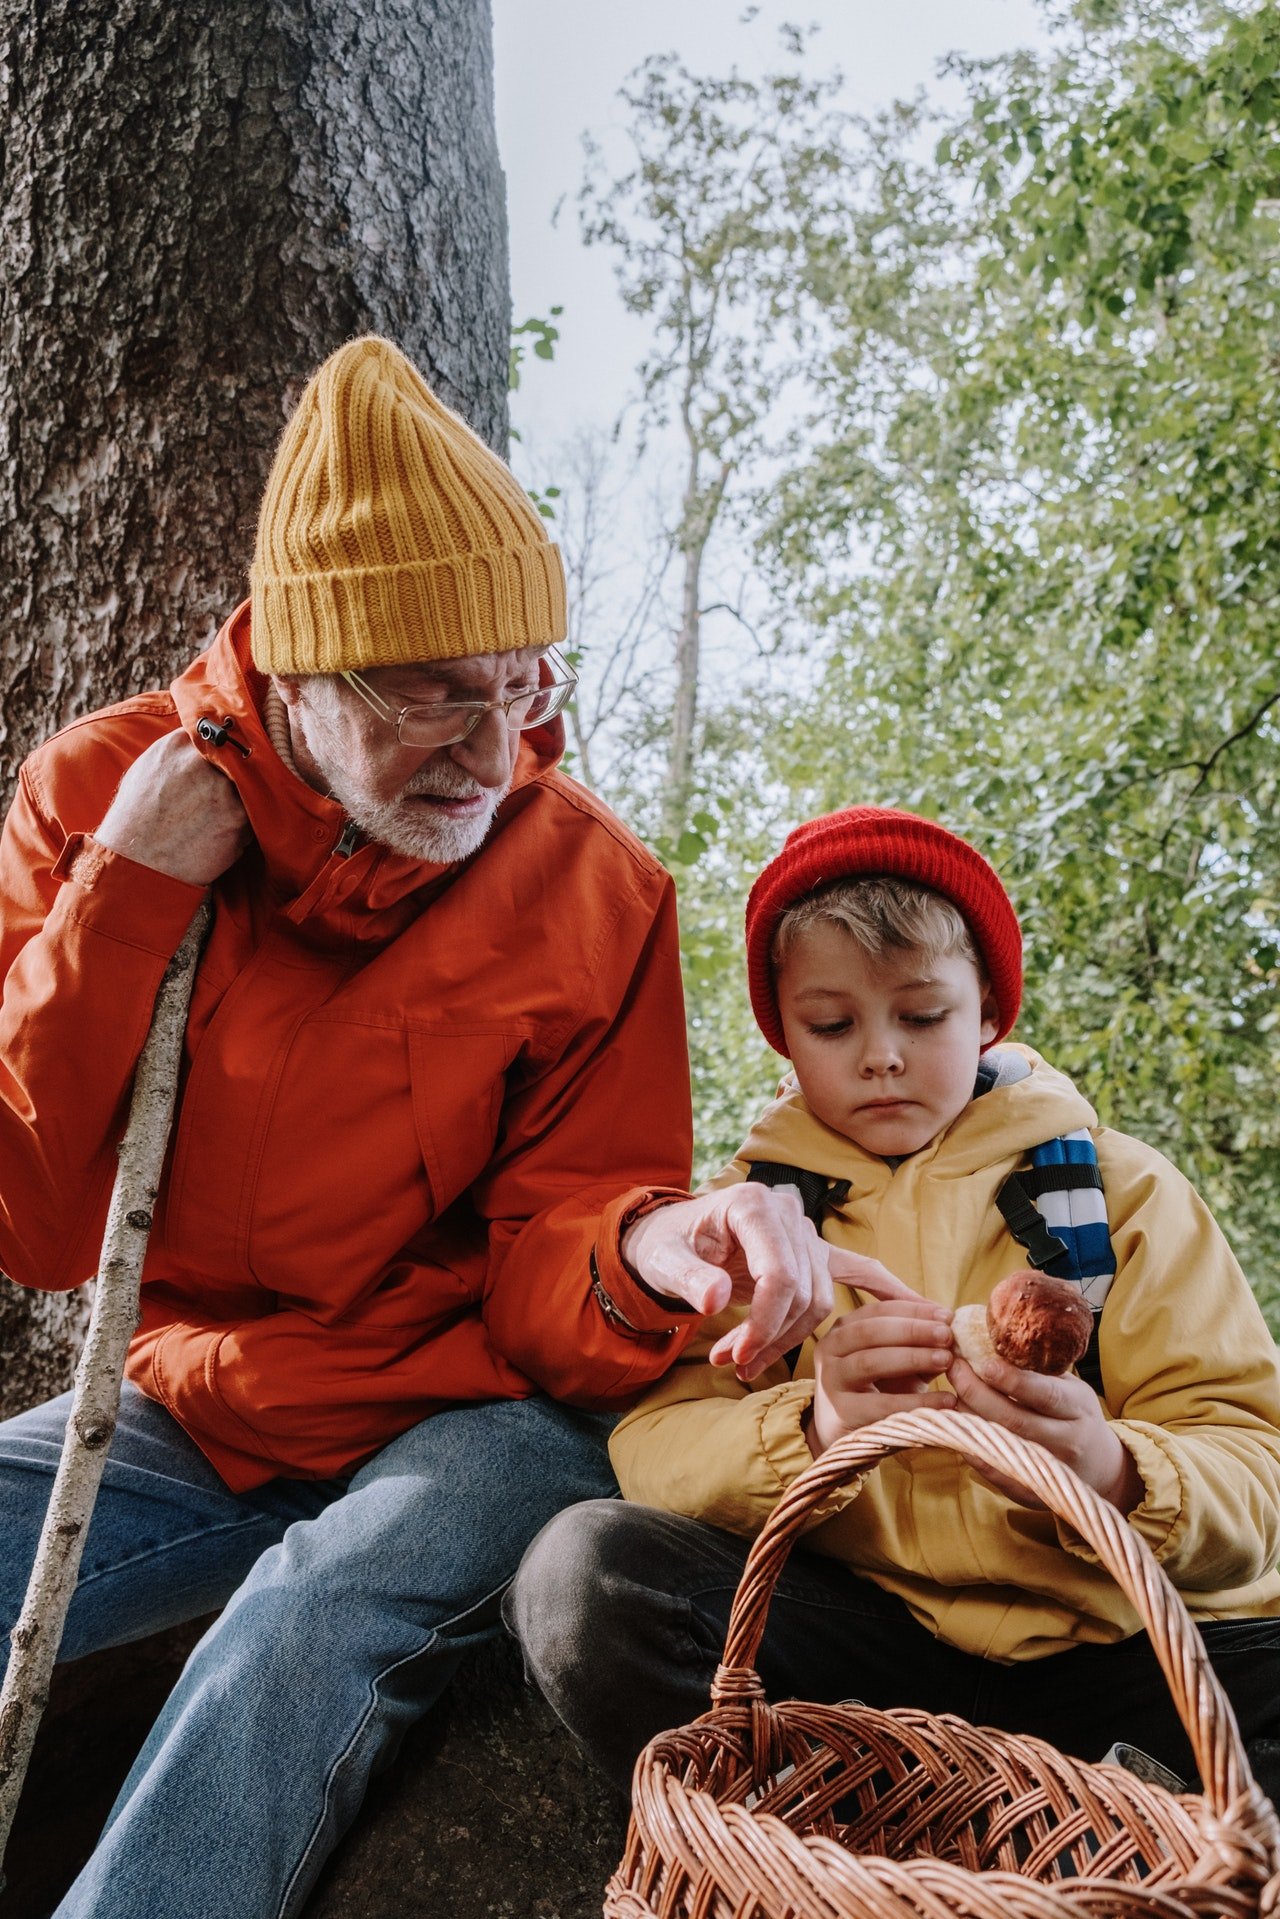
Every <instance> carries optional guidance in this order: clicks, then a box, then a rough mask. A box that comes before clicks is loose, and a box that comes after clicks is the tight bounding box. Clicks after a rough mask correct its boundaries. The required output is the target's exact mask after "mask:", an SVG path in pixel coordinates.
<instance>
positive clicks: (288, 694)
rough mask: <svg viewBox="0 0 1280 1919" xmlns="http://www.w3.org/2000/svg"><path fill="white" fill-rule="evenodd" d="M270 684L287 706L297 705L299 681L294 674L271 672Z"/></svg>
mask: <svg viewBox="0 0 1280 1919" xmlns="http://www.w3.org/2000/svg"><path fill="white" fill-rule="evenodd" d="M271 684H272V685H273V686H274V687H275V689H276V692H277V693H278V694H279V695H280V698H281V699H282V700H283V701H284V703H285V705H286V706H287V707H290V708H293V707H295V706H297V704H298V692H299V687H300V682H299V680H298V679H297V677H296V676H295V675H294V674H292V673H273V674H272V675H271Z"/></svg>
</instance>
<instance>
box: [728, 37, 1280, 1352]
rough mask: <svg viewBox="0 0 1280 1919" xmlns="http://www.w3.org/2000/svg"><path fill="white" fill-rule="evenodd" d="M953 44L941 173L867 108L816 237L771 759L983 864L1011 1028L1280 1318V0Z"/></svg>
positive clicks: (785, 543)
mask: <svg viewBox="0 0 1280 1919" xmlns="http://www.w3.org/2000/svg"><path fill="white" fill-rule="evenodd" d="M963 71H964V73H965V77H966V79H967V82H968V86H969V106H968V110H967V112H966V114H965V116H964V117H963V119H962V120H961V121H960V123H958V124H957V125H956V126H954V127H952V128H951V129H949V130H948V131H947V132H946V133H945V135H944V137H943V138H942V140H941V141H940V142H939V144H938V146H937V158H936V161H935V162H934V164H933V165H929V164H917V163H913V162H912V161H911V159H910V157H909V156H910V141H911V139H912V138H914V137H917V136H918V132H919V122H918V119H916V118H915V117H910V118H908V119H906V120H904V121H903V122H902V123H901V125H900V126H899V127H898V129H896V130H895V129H892V128H888V127H881V128H880V129H878V130H876V131H875V133H874V135H873V136H872V137H873V138H874V139H876V140H878V141H879V142H880V144H881V156H882V163H881V164H880V166H879V167H878V168H876V169H875V170H874V171H873V174H872V176H871V177H872V181H873V185H872V190H871V193H870V195H869V197H868V198H866V199H865V200H864V201H863V202H862V204H861V205H859V206H858V207H857V208H856V210H855V209H854V208H852V207H847V208H846V216H847V220H848V223H849V224H848V244H847V246H845V247H844V248H843V249H837V248H833V247H832V246H827V247H825V248H823V249H820V250H819V251H817V252H815V253H814V255H813V256H812V257H811V258H810V260H809V261H808V263H807V272H808V275H809V280H810V284H811V285H812V286H814V287H817V288H819V289H820V290H821V293H822V297H823V298H824V300H825V302H826V310H827V313H828V315H829V318H830V322H831V326H832V330H833V336H834V339H835V341H836V348H835V350H834V351H833V353H832V354H831V356H830V358H829V361H828V364H827V367H826V369H825V371H824V373H823V376H822V378H821V381H820V386H821V389H822V399H821V409H820V413H817V412H816V413H815V416H814V420H813V423H812V439H811V443H810V445H809V446H808V447H806V449H805V453H804V457H803V458H802V459H800V460H798V461H797V463H796V465H795V467H794V469H793V471H792V473H791V475H790V477H789V480H788V482H787V484H786V486H785V487H784V489H783V490H782V493H781V496H780V500H779V502H778V503H777V504H776V505H775V508H774V510H773V511H772V514H771V517H770V520H769V523H768V527H767V532H766V535H765V549H766V552H767V556H768V559H769V563H770V564H771V566H772V568H773V570H774V574H775V579H776V581H777V585H778V589H779V592H780V593H781V595H782V596H783V597H784V599H785V600H786V601H787V602H788V603H789V604H791V605H792V606H794V607H802V608H803V609H804V610H805V611H806V612H807V614H808V616H809V617H810V619H811V620H812V621H813V623H814V627H815V630H816V632H817V634H818V635H819V636H820V638H821V640H822V641H823V642H824V643H825V644H826V646H827V647H828V648H829V666H828V670H827V673H826V678H825V682H824V687H823V697H822V700H821V702H820V703H819V704H818V705H817V706H816V707H799V706H797V707H796V709H795V710H794V711H793V712H792V713H791V714H790V715H789V716H788V718H787V721H786V723H785V724H784V725H783V727H782V728H781V730H780V732H779V733H778V734H777V735H776V736H775V738H774V740H773V742H772V744H771V746H770V747H769V749H768V759H769V770H770V773H771V775H772V777H773V778H774V779H775V780H780V781H781V782H782V783H783V784H784V785H785V787H786V789H787V792H788V795H789V798H790V801H791V809H792V812H793V815H794V816H795V817H799V816H800V815H802V814H803V813H805V812H809V811H815V810H820V809H822V808H824V807H829V806H834V805H838V804H840V803H842V802H844V801H848V800H854V799H858V800H878V801H882V802H890V803H894V804H899V805H905V806H908V807H911V808H914V809H917V810H920V811H922V812H925V813H930V814H933V815H935V816H937V817H940V818H942V819H943V820H944V821H946V822H947V823H948V824H950V825H952V826H955V827H956V828H957V829H959V830H960V831H961V832H964V833H967V834H971V835H972V836H973V837H974V838H975V839H976V840H977V841H978V843H979V844H980V845H982V846H983V847H984V848H985V849H986V850H987V851H988V852H989V853H990V854H991V855H992V857H993V858H994V859H995V860H996V862H997V864H998V865H999V866H1000V868H1001V871H1002V872H1003V873H1004V875H1005V876H1006V879H1007V880H1008V883H1009V885H1010V888H1011V890H1012V892H1013V894H1014V897H1015V900H1016V901H1017V903H1018V905H1019V907H1020V908H1021V910H1022V914H1023V918H1024V923H1025V926H1026V931H1027V936H1028V962H1027V1002H1026V1011H1025V1014H1024V1018H1023V1020H1022V1022H1021V1025H1020V1033H1021V1035H1022V1036H1023V1037H1025V1038H1026V1039H1027V1040H1029V1041H1030V1042H1031V1043H1033V1044H1036V1045H1040V1046H1043V1048H1044V1050H1045V1051H1046V1052H1047V1053H1048V1054H1050V1055H1051V1056H1052V1057H1053V1058H1054V1059H1055V1060H1057V1061H1058V1062H1059V1063H1061V1064H1062V1065H1063V1066H1064V1067H1065V1068H1066V1069H1067V1070H1068V1071H1069V1072H1071V1073H1072V1074H1073V1075H1074V1076H1075V1077H1076V1078H1077V1079H1078V1081H1079V1082H1080V1083H1081V1085H1082V1086H1083V1087H1084V1088H1086V1089H1087V1090H1088V1091H1089V1092H1090V1094H1091V1096H1092V1097H1094V1099H1095V1101H1096V1103H1097V1105H1098V1107H1099V1109H1100V1111H1101V1113H1102V1115H1103V1117H1104V1118H1106V1119H1107V1120H1109V1121H1110V1122H1112V1123H1114V1124H1117V1125H1120V1126H1123V1127H1127V1128H1129V1129H1130V1130H1132V1131H1134V1132H1136V1133H1138V1134H1140V1135H1142V1136H1143V1137H1146V1138H1148V1139H1150V1140H1151V1141H1152V1143H1153V1144H1155V1145H1158V1146H1159V1147H1161V1148H1162V1150H1164V1151H1165V1152H1166V1153H1168V1154H1169V1156H1170V1157H1171V1158H1173V1159H1174V1160H1175V1162H1177V1163H1178V1164H1179V1165H1180V1166H1182V1167H1183V1169H1184V1170H1185V1171H1186V1172H1187V1173H1188V1174H1189V1176H1190V1177H1191V1178H1192V1179H1193V1180H1194V1181H1195V1183H1196V1184H1197V1185H1198V1187H1199V1188H1200V1189H1201V1191H1202V1192H1203V1193H1204V1194H1205V1196H1206V1198H1207V1199H1208V1200H1209V1201H1210V1203H1211V1204H1212V1205H1213V1206H1214V1208H1215V1210H1216V1211H1217V1212H1218V1213H1219V1215H1220V1217H1221V1218H1222V1219H1223V1221H1224V1223H1225V1224H1226V1225H1227V1227H1228V1230H1229V1231H1230V1233H1231V1235H1232V1237H1233V1239H1234V1241H1235V1243H1236V1244H1237V1247H1238V1249H1239V1251H1240V1253H1241V1255H1242V1257H1243V1258H1244V1260H1245V1263H1246V1266H1247V1267H1248V1268H1249V1269H1250V1270H1251V1272H1252V1274H1253V1276H1254V1277H1255V1280H1256V1283H1257V1286H1258V1290H1259V1294H1260V1296H1261V1297H1262V1298H1263V1299H1264V1301H1265V1302H1266V1303H1267V1304H1268V1305H1269V1307H1270V1309H1271V1310H1272V1312H1273V1315H1274V1323H1275V1324H1277V1325H1280V1310H1278V1309H1280V1259H1278V1258H1277V1253H1276V1251H1275V1250H1274V1248H1273V1238H1274V1235H1273V1231H1272V1224H1273V1222H1274V1220H1275V1217H1276V1211H1277V1205H1278V1204H1280V1109H1278V1108H1277V1102H1276V1100H1275V1097H1274V1091H1273V1088H1274V1085H1275V1077H1276V1070H1277V1066H1280V1011H1277V1002H1276V986H1277V981H1278V978H1280V815H1278V813H1277V767H1276V746H1277V727H1276V717H1277V714H1280V650H1278V649H1277V644H1276V633H1277V617H1278V614H1280V515H1278V514H1277V502H1278V496H1280V390H1278V388H1277V381H1276V338H1277V327H1276V320H1277V310H1278V309H1277V300H1278V299H1280V235H1278V232H1277V224H1276V217H1275V214H1276V200H1277V197H1278V196H1280V86H1278V85H1277V74H1278V73H1280V14H1277V12H1276V11H1275V10H1274V9H1273V8H1271V7H1262V8H1257V7H1253V8H1248V9H1241V8H1232V7H1226V6H1222V5H1203V6H1192V5H1173V4H1171V5H1165V6H1160V5H1145V6H1141V7H1138V6H1135V5H1126V4H1122V3H1121V0H1116V3H1115V4H1113V5H1110V6H1108V7H1106V8H1105V9H1099V8H1098V7H1096V6H1094V7H1077V8H1076V9H1074V10H1073V13H1072V15H1071V16H1068V17H1065V18H1063V20H1062V21H1061V23H1060V38H1059V41H1058V45H1057V48H1056V50H1055V52H1054V55H1053V56H1052V57H1051V58H1050V59H1048V60H1045V61H1042V62H1039V61H1036V60H1033V59H1032V58H1031V57H1030V56H1027V55H1018V56H1014V57H1013V58H1011V59H1008V60H1004V61H1000V62H995V63H990V64H987V65H984V66H976V65H975V66H970V67H967V68H965V69H963ZM833 230H834V229H833Z"/></svg>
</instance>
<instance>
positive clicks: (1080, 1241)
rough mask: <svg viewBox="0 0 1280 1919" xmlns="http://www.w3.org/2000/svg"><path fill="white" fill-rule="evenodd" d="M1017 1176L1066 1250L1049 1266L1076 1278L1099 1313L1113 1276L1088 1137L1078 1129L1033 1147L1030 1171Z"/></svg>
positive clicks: (1099, 1187)
mask: <svg viewBox="0 0 1280 1919" xmlns="http://www.w3.org/2000/svg"><path fill="white" fill-rule="evenodd" d="M1021 1180H1022V1185H1023V1187H1024V1188H1025V1190H1026V1192H1027V1194H1028V1196H1029V1197H1030V1198H1031V1200H1032V1201H1033V1203H1034V1205H1035V1207H1036V1210H1037V1211H1038V1212H1039V1213H1040V1215H1041V1217H1042V1218H1043V1220H1044V1222H1045V1225H1046V1226H1047V1227H1048V1228H1049V1230H1050V1232H1051V1233H1053V1234H1054V1235H1055V1236H1056V1237H1057V1238H1058V1239H1060V1240H1061V1241H1062V1244H1063V1247H1064V1249H1065V1258H1064V1259H1063V1260H1061V1261H1058V1260H1055V1261H1054V1264H1053V1266H1052V1267H1050V1268H1049V1270H1050V1271H1053V1270H1055V1269H1056V1270H1057V1271H1058V1272H1059V1275H1060V1277H1061V1278H1063V1279H1073V1280H1075V1282H1076V1284H1077V1285H1078V1286H1079V1287H1080V1290H1081V1291H1082V1292H1083V1294H1084V1296H1085V1298H1086V1299H1087V1300H1088V1302H1089V1304H1090V1306H1091V1307H1092V1308H1093V1310H1094V1312H1095V1313H1096V1312H1100V1311H1101V1310H1102V1302H1103V1301H1104V1300H1105V1298H1106V1296H1107V1293H1108V1291H1109V1289H1110V1286H1111V1281H1112V1279H1113V1278H1114V1277H1115V1270H1116V1260H1115V1254H1114V1253H1113V1252H1112V1250H1111V1234H1110V1231H1109V1229H1108V1226H1107V1202H1106V1195H1105V1194H1104V1193H1103V1190H1102V1175H1101V1173H1100V1172H1099V1171H1098V1155H1097V1151H1096V1149H1095V1147H1094V1144H1093V1140H1092V1138H1091V1137H1090V1135H1089V1134H1088V1133H1087V1132H1086V1131H1085V1130H1084V1129H1083V1128H1081V1129H1080V1130H1078V1131H1077V1132H1073V1133H1064V1134H1063V1135H1062V1137H1061V1138H1060V1139H1049V1140H1046V1141H1045V1142H1044V1144H1043V1146H1036V1147H1033V1149H1032V1153H1031V1171H1030V1172H1029V1173H1023V1174H1022V1175H1021ZM1064 1268H1065V1269H1066V1270H1063V1269H1064Z"/></svg>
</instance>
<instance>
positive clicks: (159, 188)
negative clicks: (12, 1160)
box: [0, 0, 510, 1413]
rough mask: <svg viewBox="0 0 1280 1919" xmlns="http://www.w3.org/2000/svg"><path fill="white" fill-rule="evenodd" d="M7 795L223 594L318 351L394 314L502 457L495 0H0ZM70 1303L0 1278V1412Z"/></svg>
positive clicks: (71, 1336)
mask: <svg viewBox="0 0 1280 1919" xmlns="http://www.w3.org/2000/svg"><path fill="white" fill-rule="evenodd" d="M0 128H2V129H3V145H2V147H0V204H2V205H3V207H4V220H3V222H2V223H0V635H2V643H0V716H2V717H0V783H3V786H4V791H5V795H6V796H7V793H8V790H9V788H10V785H11V782H12V779H13V776H14V774H15V773H16V770H17V767H18V764H19V763H20V761H21V759H22V757H23V755H24V754H25V753H26V752H27V751H29V750H30V748H31V747H32V746H33V745H34V744H35V743H36V742H37V741H38V740H39V739H41V738H42V737H44V736H45V735H46V734H48V733H49V732H51V731H52V730H53V729H54V728H56V727H57V726H60V725H62V724H64V723H65V722H66V721H68V720H70V719H72V718H74V717H75V716H76V715H77V714H79V713H82V712H85V711H87V710H90V709H91V708H93V707H95V706H98V705H101V704H103V703H104V702H106V701H108V700H111V699H115V698H120V697H122V696H124V695H127V694H129V693H132V692H135V691H137V690H138V689H139V688H141V687H145V686H152V685H163V684H165V683H166V682H167V681H168V680H169V679H170V678H171V677H172V676H173V674H174V673H175V671H176V670H177V669H178V668H179V667H180V666H181V665H182V664H183V663H184V662H185V661H186V660H187V659H189V658H190V656H191V655H192V654H193V653H195V652H196V651H198V650H199V648H200V647H201V646H202V645H204V644H205V643H206V642H207V641H208V640H209V639H210V638H211V637H212V635H213V633H214V631H215V629H216V627H217V625H218V623H219V622H220V620H221V619H222V617H223V616H224V615H225V614H226V613H227V612H228V611H229V610H230V609H231V607H232V606H233V605H234V604H235V602H236V601H237V600H238V599H239V598H240V597H241V596H242V594H243V592H244V590H245V580H246V575H247V570H248V563H249V559H250V555H251V549H252V541H253V527H254V519H255V514H256V509H257V503H258V499H259V496H260V494H261V489H262V484H263V481H264V478H265V475H266V469H267V465H268V462H269V460H270V456H271V452H272V449H273V447H274V445H275V443H276V440H277V439H278V437H279V433H280V429H281V426H282V424H283V421H284V419H285V417H286V414H287V411H288V409H289V407H290V406H291V405H292V403H293V401H294V400H295V399H296V397H297V395H298V393H299V392H300V391H301V387H302V385H303V383H304V381H305V379H306V377H307V375H308V374H309V373H310V371H311V370H312V369H313V367H314V366H315V365H316V364H317V363H318V362H319V361H320V360H321V359H323V358H324V356H325V355H326V354H327V353H328V352H330V351H331V350H332V349H333V348H334V347H335V346H337V345H338V344H340V343H341V341H342V340H344V339H347V338H349V337H350V336H351V335H353V334H355V333H360V332H366V331H373V332H380V333H385V334H387V335H388V336H389V337H391V338H392V339H394V340H396V341H397V342H398V344H400V345H401V346H403V347H404V349H405V350H406V352H408V353H409V354H410V355H411V357H412V358H414V359H415V360H416V361H417V362H418V364H419V365H420V366H422V367H423V369H424V370H425V371H426V372H427V374H428V376H429V377H431V378H432V379H433V381H434V382H435V384H436V385H437V387H438V389H439V391H440V392H441V393H442V394H443V396H444V397H445V398H446V399H448V400H449V401H451V402H452V403H453V404H454V405H456V406H457V407H459V408H460V410H461V411H462V412H463V413H464V414H465V415H466V416H467V418H468V419H469V420H470V421H471V422H472V424H473V425H474V426H475V427H476V428H477V430H478V431H479V432H480V433H481V434H482V435H483V436H484V437H485V438H486V439H488V440H489V442H490V443H491V444H492V445H494V446H496V447H497V448H498V449H499V450H500V451H504V452H505V450H506V433H507V421H506V369H507V349H508V341H509V334H510V304H509V297H508V290H507V255H506V215H505V196H504V186H503V179H502V172H501V168H500V166H499V162H498V155H497V144H496V137H495V132H494V119H493V73H492V45H491V24H490V17H489V4H488V0H222V3H221V4H220V5H219V6H217V7H215V8H212V9H205V8H202V7H197V6H195V5H194V4H193V0H178V4H177V5H174V4H173V3H172V0H37V3H36V4H35V5H32V4H30V0H0ZM83 1325H84V1302H83V1299H82V1298H81V1297H80V1296H75V1297H73V1298H72V1299H71V1300H70V1301H65V1302H64V1301H62V1300H56V1301H54V1300H49V1299H47V1298H34V1297H32V1296H29V1295H21V1294H19V1293H17V1291H16V1289H14V1288H13V1287H11V1286H8V1285H4V1286H3V1287H0V1413H8V1412H13V1411H16V1410H17V1409H18V1408H19V1407H20V1406H23V1405H26V1404H29V1403H31V1402H32V1401H34V1400H36V1399H39V1398H42V1397H44V1396H46V1395H47V1394H48V1393H49V1392H51V1391H57V1390H60V1389H61V1388H62V1387H63V1386H64V1385H65V1384H66V1383H67V1380H68V1378H69V1376H70V1370H71V1366H72V1364H73V1362H74V1356H75V1352H76V1350H77V1348H78V1345H79V1343H80V1339H81V1337H82V1334H83Z"/></svg>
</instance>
